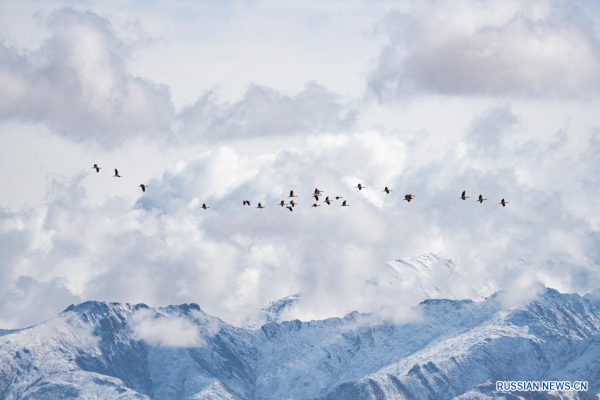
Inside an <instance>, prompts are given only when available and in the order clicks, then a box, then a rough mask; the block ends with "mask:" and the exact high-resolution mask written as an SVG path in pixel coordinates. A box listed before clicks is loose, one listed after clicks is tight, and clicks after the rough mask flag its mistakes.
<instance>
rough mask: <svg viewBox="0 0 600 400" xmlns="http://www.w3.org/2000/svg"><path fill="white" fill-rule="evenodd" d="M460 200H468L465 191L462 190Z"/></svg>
mask: <svg viewBox="0 0 600 400" xmlns="http://www.w3.org/2000/svg"><path fill="white" fill-rule="evenodd" d="M460 198H461V199H462V200H466V199H468V198H469V196H467V191H466V190H463V192H462V194H461V195H460Z"/></svg>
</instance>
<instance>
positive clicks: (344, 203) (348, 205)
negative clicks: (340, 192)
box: [340, 200, 350, 207]
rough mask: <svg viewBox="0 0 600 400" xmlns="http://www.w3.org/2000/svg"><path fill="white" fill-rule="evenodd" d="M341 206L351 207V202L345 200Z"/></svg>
mask: <svg viewBox="0 0 600 400" xmlns="http://www.w3.org/2000/svg"><path fill="white" fill-rule="evenodd" d="M340 207H350V204H346V200H344V202H343V203H342V205H341V206H340Z"/></svg>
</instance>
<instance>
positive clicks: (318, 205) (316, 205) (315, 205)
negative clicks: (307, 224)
mask: <svg viewBox="0 0 600 400" xmlns="http://www.w3.org/2000/svg"><path fill="white" fill-rule="evenodd" d="M311 207H321V205H320V204H317V203H315V204H313V205H312V206H311Z"/></svg>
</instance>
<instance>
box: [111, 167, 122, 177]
mask: <svg viewBox="0 0 600 400" xmlns="http://www.w3.org/2000/svg"><path fill="white" fill-rule="evenodd" d="M113 178H122V176H121V175H119V170H118V169H116V168H115V174H114V175H113Z"/></svg>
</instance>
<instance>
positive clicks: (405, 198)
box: [404, 193, 415, 203]
mask: <svg viewBox="0 0 600 400" xmlns="http://www.w3.org/2000/svg"><path fill="white" fill-rule="evenodd" d="M414 197H415V195H414V194H410V193H409V194H407V195H406V196H404V200H406V201H408V202H409V203H410V201H411V200H412V199H414Z"/></svg>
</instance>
